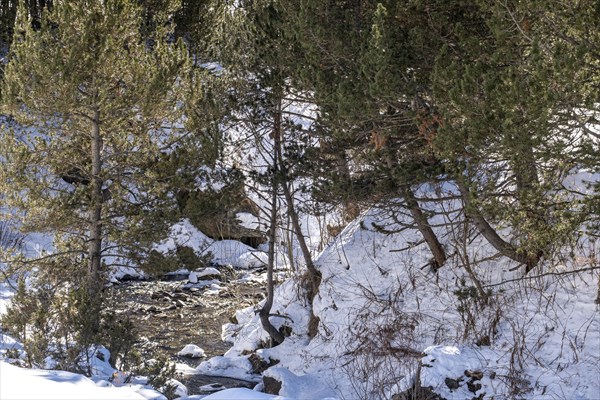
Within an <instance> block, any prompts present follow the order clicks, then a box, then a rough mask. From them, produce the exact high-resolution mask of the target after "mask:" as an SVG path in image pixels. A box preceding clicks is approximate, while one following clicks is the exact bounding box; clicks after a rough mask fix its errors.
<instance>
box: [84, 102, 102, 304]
mask: <svg viewBox="0 0 600 400" xmlns="http://www.w3.org/2000/svg"><path fill="white" fill-rule="evenodd" d="M91 150H92V151H91V160H92V166H91V201H90V211H89V213H90V215H89V225H90V226H89V229H90V238H89V248H88V258H89V266H88V275H87V294H88V296H89V298H90V300H94V299H95V298H96V297H97V296H98V294H99V292H100V288H101V287H102V282H101V278H102V276H101V266H102V205H103V196H102V184H103V182H102V177H101V171H102V159H101V152H102V136H101V134H100V115H99V111H98V109H96V110H95V111H94V118H93V121H92V131H91Z"/></svg>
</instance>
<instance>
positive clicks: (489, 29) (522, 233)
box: [433, 1, 592, 271]
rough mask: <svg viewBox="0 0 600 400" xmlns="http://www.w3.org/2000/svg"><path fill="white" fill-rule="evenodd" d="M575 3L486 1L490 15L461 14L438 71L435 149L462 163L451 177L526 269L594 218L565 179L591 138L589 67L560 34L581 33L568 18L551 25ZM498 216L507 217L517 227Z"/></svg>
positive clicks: (490, 233)
mask: <svg viewBox="0 0 600 400" xmlns="http://www.w3.org/2000/svg"><path fill="white" fill-rule="evenodd" d="M570 7H571V6H570V3H569V2H553V4H552V6H551V7H549V6H548V5H547V4H546V2H529V3H527V4H525V3H522V2H518V1H515V2H505V3H502V4H499V3H497V2H487V1H480V2H477V8H478V11H477V13H478V14H479V15H481V16H482V22H484V23H480V24H478V25H476V26H474V25H470V26H469V25H466V24H460V23H457V22H454V23H453V25H452V32H454V34H453V36H447V41H448V43H447V45H445V46H444V47H443V49H442V50H441V51H440V53H439V55H438V59H437V62H436V68H435V73H434V85H433V86H434V92H435V94H434V97H435V98H436V101H437V104H438V106H439V108H440V111H441V114H442V116H443V118H444V125H443V126H442V127H441V129H440V130H439V132H440V134H439V135H438V136H437V137H436V148H437V149H438V150H439V154H440V156H441V157H443V158H445V159H448V160H449V163H450V164H449V165H452V166H453V167H452V168H454V172H452V170H451V169H449V170H448V172H449V176H450V179H454V180H455V181H456V182H457V185H458V187H459V188H460V191H461V194H462V196H463V199H464V201H465V204H466V213H467V215H468V216H469V217H470V219H471V220H472V221H473V222H474V224H475V226H476V227H477V228H478V229H479V231H480V232H481V233H482V234H483V235H484V236H485V237H486V239H488V241H489V242H490V243H491V244H492V245H494V247H496V249H497V250H498V251H499V252H500V253H501V254H503V255H504V256H507V257H510V258H512V259H514V260H516V261H518V262H520V263H522V264H525V265H526V271H529V270H531V269H532V268H533V267H534V266H535V265H537V263H538V261H539V260H540V259H541V257H542V256H547V257H551V256H552V253H553V251H554V250H555V249H556V248H557V247H560V246H561V245H563V244H565V243H568V242H569V241H571V239H572V238H574V237H575V233H576V231H577V229H578V227H579V226H580V224H581V223H582V221H583V220H584V218H586V217H585V213H583V207H582V205H581V204H580V200H581V199H576V198H574V197H573V196H571V195H569V194H568V193H567V192H566V191H565V190H564V187H563V181H564V179H565V177H566V175H567V174H570V173H573V172H574V171H575V170H576V169H577V168H580V167H581V162H580V160H581V161H583V159H581V158H580V157H581V155H582V151H583V149H584V148H585V147H586V142H589V141H588V140H587V139H584V138H582V139H576V135H575V133H574V130H573V129H574V127H575V126H576V124H577V120H579V119H580V118H581V116H577V113H578V111H577V110H578V109H579V107H585V104H586V103H588V104H589V101H586V100H585V98H584V97H585V96H584V93H585V92H586V91H587V90H588V89H586V86H587V83H586V81H587V80H588V79H590V76H589V75H588V74H589V73H590V68H589V67H588V68H586V67H585V66H584V65H583V64H582V63H581V62H580V61H578V55H577V51H573V50H576V49H574V48H573V47H572V46H571V45H570V44H569V42H568V40H565V39H563V38H561V37H560V36H561V34H558V33H557V32H559V31H562V30H564V31H565V32H573V31H572V30H570V29H569V28H568V26H569V24H567V23H566V22H567V20H566V19H563V20H562V21H561V22H560V24H557V25H554V26H547V25H546V24H547V23H548V20H549V19H551V20H555V19H554V18H555V17H556V16H558V15H562V14H563V13H564V12H567V10H569V9H570ZM581 11H583V10H581ZM588 12H589V9H588ZM586 14H587V12H586V13H584V15H586ZM584 20H585V18H582V19H581V21H584ZM555 21H556V20H555ZM590 22H591V21H590V20H589V19H588V20H587V22H585V23H584V25H583V28H582V29H584V30H588V29H591V26H592V25H590ZM559 27H560V28H559ZM567 49H568V50H567ZM571 51H573V52H571ZM586 75H588V76H586ZM494 225H495V226H508V227H509V228H510V236H509V237H501V235H499V234H498V233H497V232H496V230H495V228H493V226H494Z"/></svg>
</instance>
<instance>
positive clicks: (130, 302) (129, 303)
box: [113, 270, 264, 395]
mask: <svg viewBox="0 0 600 400" xmlns="http://www.w3.org/2000/svg"><path fill="white" fill-rule="evenodd" d="M241 277H243V278H245V279H241V280H240V278H241ZM215 278H216V277H215ZM218 278H219V279H218V280H204V281H199V282H198V283H197V284H190V283H188V281H187V277H186V279H184V280H170V281H165V280H156V281H129V282H124V283H122V284H120V285H116V286H113V294H114V299H115V301H116V304H117V306H116V307H117V309H118V310H119V311H121V312H125V313H127V314H128V315H129V316H130V318H131V319H132V321H133V322H134V324H135V326H136V329H137V330H138V333H139V336H140V338H141V340H142V341H141V343H139V349H140V350H141V352H142V355H143V356H144V358H145V359H147V358H152V357H156V356H167V357H168V358H169V359H170V360H172V361H175V362H178V363H185V364H187V365H189V366H190V367H196V366H197V365H198V364H199V363H200V362H201V361H203V360H205V359H206V358H202V359H192V358H189V357H180V356H178V355H177V352H179V351H180V350H181V349H183V347H184V346H185V345H187V344H195V345H197V346H200V347H201V348H202V349H204V351H205V353H206V356H207V358H210V357H214V356H218V355H222V354H223V353H224V352H226V351H227V350H228V349H229V347H230V345H229V344H228V343H225V342H223V341H222V340H221V327H222V325H223V324H225V323H227V322H230V320H231V317H232V316H233V315H234V314H235V310H238V309H241V308H244V307H247V306H249V305H253V304H256V303H258V301H260V300H261V299H262V298H263V291H264V290H263V284H262V283H261V280H262V275H261V272H260V271H233V270H226V271H225V273H222V275H221V276H219V277H218ZM136 347H138V346H136ZM177 379H178V380H180V381H181V382H182V383H184V384H185V385H186V386H187V388H188V391H189V394H190V395H192V394H205V393H207V392H210V391H215V390H217V389H223V388H229V387H253V386H254V385H255V383H252V382H246V381H241V380H237V379H231V378H223V377H213V376H206V375H201V374H186V375H184V376H180V377H178V378H177ZM209 385H212V387H213V389H211V388H210V387H209ZM201 387H204V388H203V389H201Z"/></svg>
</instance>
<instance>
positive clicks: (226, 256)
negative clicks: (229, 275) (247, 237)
mask: <svg viewBox="0 0 600 400" xmlns="http://www.w3.org/2000/svg"><path fill="white" fill-rule="evenodd" d="M181 246H187V247H190V248H191V249H192V250H194V252H195V253H196V255H198V256H199V257H203V256H207V255H211V256H212V262H213V263H214V264H216V265H231V266H233V267H234V268H241V269H250V268H257V267H262V266H264V265H265V264H266V263H267V255H266V253H264V252H263V251H259V250H256V249H254V248H252V247H250V246H248V245H245V244H244V243H242V242H239V241H237V240H213V239H211V238H209V237H208V236H206V235H205V234H203V233H202V232H200V231H199V230H198V229H197V228H196V227H195V226H193V225H192V223H191V222H190V221H189V220H188V219H183V220H181V221H179V222H178V223H176V224H175V225H173V226H172V227H171V229H170V233H169V236H168V238H166V239H165V240H163V241H161V242H160V243H158V244H157V245H156V246H155V247H154V249H155V250H156V251H159V252H161V253H163V254H170V253H173V252H175V251H176V250H177V247H181ZM209 271H210V270H209ZM188 272H189V271H186V273H188ZM206 274H207V275H208V274H210V275H213V274H212V273H210V272H207V273H206ZM194 275H195V277H196V278H199V277H201V276H203V275H201V273H198V272H194ZM193 279H194V276H191V280H190V282H192V280H193ZM192 283H195V282H192Z"/></svg>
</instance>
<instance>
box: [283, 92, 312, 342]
mask: <svg viewBox="0 0 600 400" xmlns="http://www.w3.org/2000/svg"><path fill="white" fill-rule="evenodd" d="M281 119H282V113H281V100H280V101H279V103H278V109H277V113H276V116H275V126H274V128H275V129H274V132H273V138H274V143H275V155H276V157H277V158H278V159H279V160H280V168H279V170H278V172H279V175H280V178H281V182H280V183H281V188H282V190H283V195H284V197H285V201H286V203H287V212H288V215H289V217H290V221H291V223H292V228H293V230H294V234H295V236H296V239H297V240H298V245H299V246H300V251H301V252H302V257H303V258H304V262H305V264H306V269H307V276H306V278H307V285H306V298H307V300H308V304H309V308H310V321H309V323H308V336H309V337H311V338H313V337H315V336H316V335H317V330H318V327H319V317H317V316H316V315H314V313H313V300H314V298H315V297H316V296H317V294H318V293H319V285H320V284H321V272H320V271H319V270H318V269H317V267H316V266H315V263H314V261H313V258H312V256H311V254H310V250H309V248H308V244H307V243H306V238H305V237H304V234H303V233H302V226H301V224H300V217H299V216H298V212H297V211H296V207H295V206H294V195H293V193H292V191H291V189H290V182H289V176H288V174H287V168H286V166H285V164H284V161H283V149H282V143H281V138H282V132H281Z"/></svg>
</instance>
